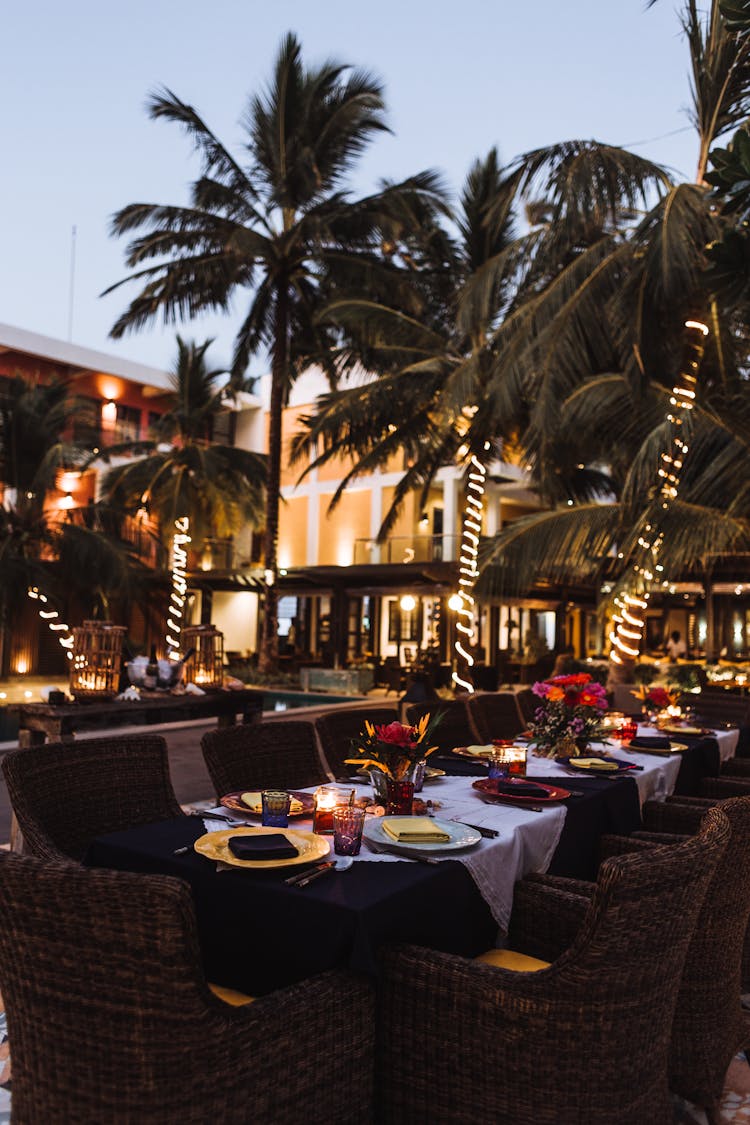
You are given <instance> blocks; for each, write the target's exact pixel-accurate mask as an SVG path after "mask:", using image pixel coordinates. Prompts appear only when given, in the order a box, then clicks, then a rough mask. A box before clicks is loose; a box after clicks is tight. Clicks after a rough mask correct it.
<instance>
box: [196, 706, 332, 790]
mask: <svg viewBox="0 0 750 1125" xmlns="http://www.w3.org/2000/svg"><path fill="white" fill-rule="evenodd" d="M201 750H202V751H203V758H204V761H205V763H206V767H207V769H208V772H209V774H210V775H211V781H212V782H213V786H214V790H215V791H216V796H217V798H221V797H223V796H224V795H225V794H226V793H231V792H233V791H235V790H238V789H242V790H245V789H251V790H256V789H268V788H269V787H273V788H280V789H304V788H305V787H306V786H308V785H325V783H326V782H327V781H330V778H329V777H328V774H327V773H326V771H325V769H324V767H323V763H322V762H321V760H320V755H319V754H318V748H317V745H316V742H315V728H314V727H313V724H312V723H305V722H300V721H299V720H294V719H290V720H289V721H288V722H287V721H286V720H284V722H279V723H247V724H244V725H242V726H236V727H218V728H217V730H209V731H206V733H205V734H204V735H203V737H202V738H201Z"/></svg>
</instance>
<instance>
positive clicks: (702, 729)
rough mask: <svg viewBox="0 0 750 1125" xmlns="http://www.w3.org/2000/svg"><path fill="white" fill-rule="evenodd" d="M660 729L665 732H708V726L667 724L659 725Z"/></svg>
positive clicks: (696, 733) (697, 733)
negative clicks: (664, 725)
mask: <svg viewBox="0 0 750 1125" xmlns="http://www.w3.org/2000/svg"><path fill="white" fill-rule="evenodd" d="M659 730H663V731H664V733H665V734H695V735H699V734H706V733H707V728H706V727H677V726H671V725H670V726H666V727H659Z"/></svg>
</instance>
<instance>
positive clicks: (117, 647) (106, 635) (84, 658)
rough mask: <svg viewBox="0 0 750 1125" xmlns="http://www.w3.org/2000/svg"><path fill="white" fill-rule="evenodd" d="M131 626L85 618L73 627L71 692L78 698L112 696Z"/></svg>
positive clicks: (117, 680) (114, 691)
mask: <svg viewBox="0 0 750 1125" xmlns="http://www.w3.org/2000/svg"><path fill="white" fill-rule="evenodd" d="M126 632H127V629H126V628H125V626H124V625H112V624H110V622H108V621H84V623H83V625H77V626H75V627H74V629H73V659H72V661H71V666H70V691H71V694H72V695H73V696H74V697H75V698H76V699H112V698H113V697H114V696H115V695H116V694H117V688H118V685H119V682H120V668H121V665H122V641H123V637H124V636H125V633H126Z"/></svg>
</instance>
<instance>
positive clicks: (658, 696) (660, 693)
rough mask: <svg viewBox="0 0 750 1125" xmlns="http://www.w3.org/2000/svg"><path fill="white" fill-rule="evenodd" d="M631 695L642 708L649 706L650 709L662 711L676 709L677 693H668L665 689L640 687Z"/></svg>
mask: <svg viewBox="0 0 750 1125" xmlns="http://www.w3.org/2000/svg"><path fill="white" fill-rule="evenodd" d="M632 694H633V695H634V696H635V698H636V699H640V701H641V703H643V705H644V707H648V706H649V705H650V707H651V709H654V710H657V711H663V710H664V708H665V707H676V706H677V703H678V699H679V696H678V694H677V692H674V691H668V690H667V688H665V687H651V688H650V687H646V686H645V685H643V686H642V687H639V688H636V689H635V690H634V691H633V692H632Z"/></svg>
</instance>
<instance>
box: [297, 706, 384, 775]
mask: <svg viewBox="0 0 750 1125" xmlns="http://www.w3.org/2000/svg"><path fill="white" fill-rule="evenodd" d="M397 719H398V712H397V711H396V708H395V707H351V708H349V707H347V708H341V709H337V710H335V711H327V712H326V713H325V714H324V715H319V716H318V718H317V719H316V720H315V730H316V732H317V735H318V739H319V740H320V746H321V749H322V751H323V757H324V758H325V760H326V764H327V766H328V769H329V771H330V773H331V775H332V776H333V777H339V776H343V775H346V774H349V773H351V772H352V769H354V768H355V767H353V766H346V765H344V761H345V759H346V758H351V756H352V746H351V743H352V740H353V739H356V737H357V735H358V734H359V733H360V732H361V731H363V730H364V729H365V721H369V722H371V723H372V724H373V725H374V726H381V725H386V724H388V723H393V722H396V720H397Z"/></svg>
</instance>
